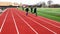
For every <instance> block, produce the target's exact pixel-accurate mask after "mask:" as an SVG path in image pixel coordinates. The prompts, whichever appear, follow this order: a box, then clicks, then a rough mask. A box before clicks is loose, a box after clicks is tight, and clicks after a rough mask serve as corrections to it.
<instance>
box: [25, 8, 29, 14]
mask: <svg viewBox="0 0 60 34" xmlns="http://www.w3.org/2000/svg"><path fill="white" fill-rule="evenodd" d="M25 11H26V15H28V11H29V8H28V7H27V8H26V9H25Z"/></svg>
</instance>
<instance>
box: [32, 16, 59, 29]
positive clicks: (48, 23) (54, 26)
mask: <svg viewBox="0 0 60 34" xmlns="http://www.w3.org/2000/svg"><path fill="white" fill-rule="evenodd" d="M31 17H32V16H31ZM33 18H36V17H33ZM36 19H38V18H36ZM39 20H41V21H44V22H45V23H48V24H50V25H52V26H54V27H57V28H59V29H60V27H59V26H57V25H54V24H52V23H51V22H47V21H45V20H43V19H42V18H41V19H39Z"/></svg>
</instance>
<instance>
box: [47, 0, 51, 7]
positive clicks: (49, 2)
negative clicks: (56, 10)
mask: <svg viewBox="0 0 60 34" xmlns="http://www.w3.org/2000/svg"><path fill="white" fill-rule="evenodd" d="M51 4H52V1H51V0H49V1H48V6H49V8H50V5H51Z"/></svg>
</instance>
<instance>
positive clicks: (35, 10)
mask: <svg viewBox="0 0 60 34" xmlns="http://www.w3.org/2000/svg"><path fill="white" fill-rule="evenodd" d="M34 13H35V14H36V16H37V8H36V7H35V8H34Z"/></svg>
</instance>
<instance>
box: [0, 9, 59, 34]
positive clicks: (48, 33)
mask: <svg viewBox="0 0 60 34" xmlns="http://www.w3.org/2000/svg"><path fill="white" fill-rule="evenodd" d="M25 14H26V13H25V12H23V11H21V10H17V9H16V8H9V9H7V10H6V11H5V12H4V13H3V14H2V15H1V16H0V34H60V23H59V22H56V21H54V20H50V19H47V18H44V17H42V16H37V17H36V16H35V15H33V14H29V15H28V16H26V15H25Z"/></svg>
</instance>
